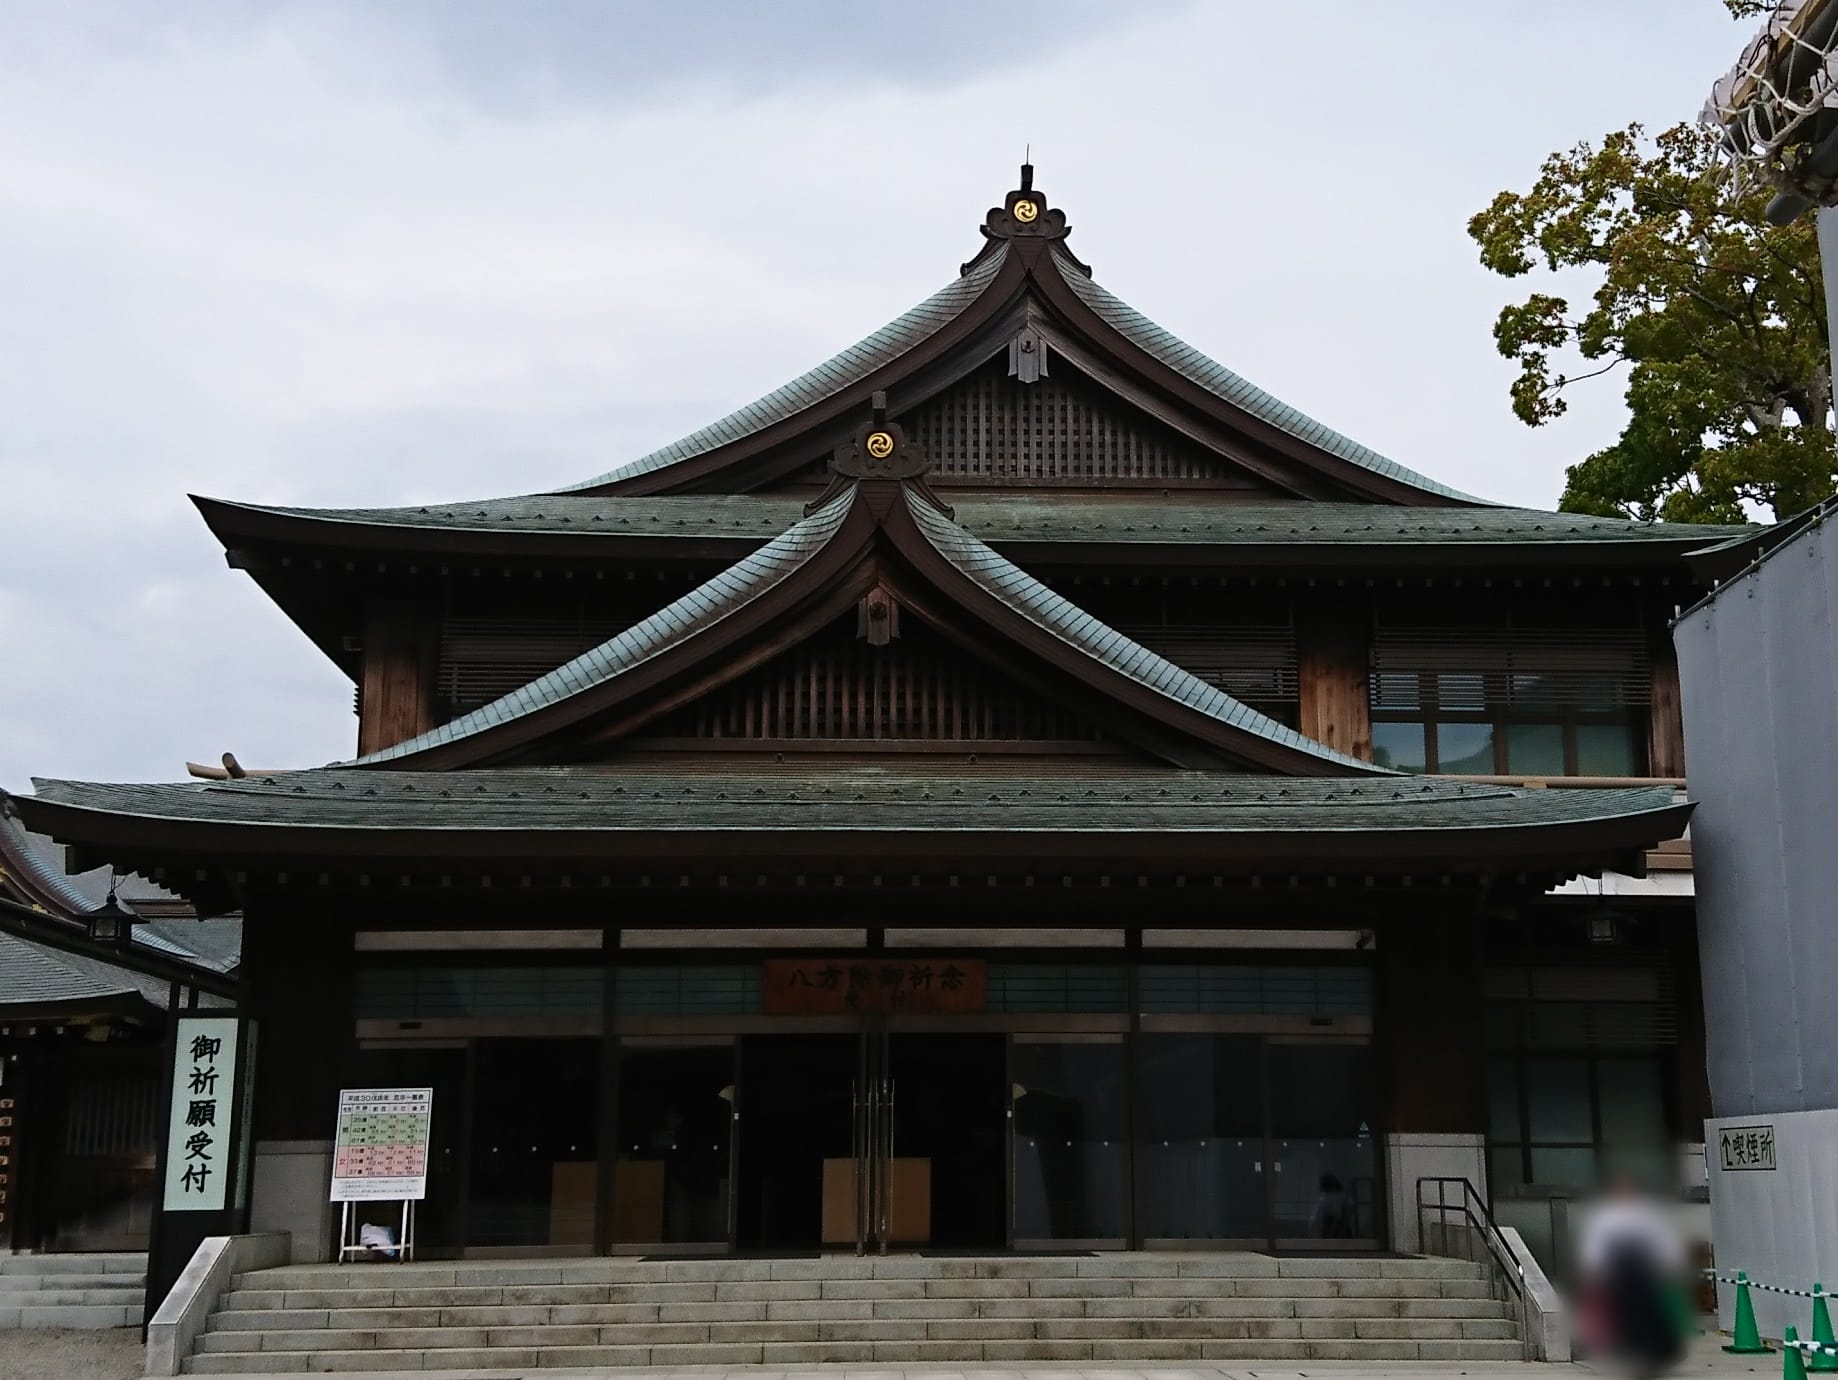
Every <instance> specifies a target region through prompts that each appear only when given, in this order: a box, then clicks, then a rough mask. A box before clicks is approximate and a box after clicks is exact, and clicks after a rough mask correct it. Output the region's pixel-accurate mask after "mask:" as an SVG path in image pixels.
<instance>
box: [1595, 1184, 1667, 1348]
mask: <svg viewBox="0 0 1838 1380" xmlns="http://www.w3.org/2000/svg"><path fill="white" fill-rule="evenodd" d="M1684 1271H1685V1243H1684V1239H1683V1238H1682V1237H1681V1236H1680V1235H1679V1231H1678V1228H1677V1227H1676V1226H1675V1225H1674V1224H1673V1221H1672V1218H1671V1216H1670V1215H1669V1214H1668V1213H1667V1212H1666V1210H1665V1208H1664V1207H1663V1206H1661V1205H1660V1203H1659V1202H1658V1200H1656V1199H1655V1198H1653V1197H1651V1196H1650V1195H1648V1194H1645V1193H1643V1192H1641V1190H1640V1188H1639V1186H1638V1185H1637V1184H1635V1183H1634V1182H1633V1181H1632V1180H1631V1179H1628V1178H1625V1177H1622V1178H1618V1179H1615V1180H1613V1181H1612V1182H1611V1183H1610V1184H1609V1186H1608V1189H1607V1191H1606V1192H1605V1194H1604V1195H1603V1197H1602V1198H1601V1199H1600V1200H1599V1201H1598V1202H1597V1203H1596V1204H1595V1206H1594V1207H1592V1208H1591V1209H1590V1210H1589V1213H1588V1215H1587V1216H1586V1217H1585V1218H1584V1220H1583V1228H1582V1232H1581V1234H1580V1235H1579V1237H1578V1239H1577V1276H1578V1283H1579V1286H1580V1294H1579V1298H1578V1309H1577V1312H1578V1319H1579V1329H1578V1330H1579V1332H1580V1333H1581V1335H1582V1337H1583V1339H1584V1342H1585V1344H1586V1345H1587V1347H1588V1348H1589V1351H1590V1353H1591V1355H1593V1356H1599V1357H1601V1358H1602V1359H1604V1360H1608V1361H1612V1362H1615V1363H1617V1364H1619V1365H1621V1366H1622V1367H1624V1368H1625V1369H1627V1370H1628V1371H1629V1372H1630V1373H1631V1374H1634V1375H1637V1376H1648V1375H1657V1374H1659V1373H1660V1372H1661V1371H1663V1370H1665V1369H1666V1368H1667V1367H1668V1366H1671V1365H1673V1364H1675V1363H1676V1362H1677V1361H1678V1360H1679V1359H1680V1358H1681V1357H1682V1356H1683V1354H1684V1350H1685V1338H1686V1335H1687V1332H1688V1331H1689V1328H1688V1327H1687V1319H1686V1299H1685V1292H1684Z"/></svg>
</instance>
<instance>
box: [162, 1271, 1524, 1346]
mask: <svg viewBox="0 0 1838 1380" xmlns="http://www.w3.org/2000/svg"><path fill="white" fill-rule="evenodd" d="M1514 1319H1515V1314H1514V1312H1513V1311H1512V1310H1511V1309H1509V1307H1508V1306H1507V1304H1505V1303H1504V1302H1503V1301H1501V1300H1500V1299H1498V1298H1496V1297H1495V1296H1494V1293H1493V1291H1492V1288H1491V1286H1490V1284H1489V1281H1488V1279H1487V1277H1486V1276H1485V1274H1484V1273H1483V1271H1482V1269H1481V1267H1479V1266H1476V1265H1470V1264H1467V1263H1465V1262H1462V1261H1448V1260H1429V1259H1393V1258H1378V1257H1365V1258H1341V1259H1296V1258H1282V1259H1278V1258H1275V1257H1271V1256H1267V1255H1256V1254H1249V1253H1236V1252H1234V1253H1220V1252H1211V1253H1205V1254H1200V1253H1193V1254H1172V1253H1169V1254H1164V1253H1159V1252H1158V1253H1152V1254H1135V1253H1116V1254H1099V1255H1089V1256H987V1257H929V1256H891V1257H869V1258H865V1259H862V1258H857V1257H855V1256H836V1257H824V1258H817V1259H781V1260H744V1259H741V1260H719V1261H709V1260H695V1261H666V1260H655V1259H652V1260H620V1259H594V1260H567V1261H555V1260H550V1261H520V1262H461V1263H457V1264H430V1265H422V1264H372V1265H358V1266H332V1265H297V1266H287V1267H283V1268H280V1269H272V1270H261V1271H257V1272H255V1273H252V1274H245V1275H240V1276H238V1277H237V1278H236V1280H235V1281H234V1285H233V1288H232V1290H231V1291H230V1292H228V1293H226V1294H225V1295H224V1298H223V1301H222V1305H221V1307H220V1309H219V1311H218V1312H216V1313H214V1314H212V1316H211V1319H210V1325H209V1329H208V1330H207V1331H206V1332H205V1333H203V1334H202V1335H201V1336H200V1337H199V1338H198V1346H197V1350H196V1353H195V1354H194V1355H192V1356H190V1357H188V1358H187V1359H186V1360H185V1363H184V1368H185V1371H186V1372H187V1373H189V1374H246V1373H255V1372H276V1373H283V1372H290V1371H302V1372H304V1371H327V1370H333V1371H344V1370H358V1369H362V1370H429V1371H433V1370H457V1369H466V1370H500V1369H502V1370H517V1371H527V1370H529V1369H531V1368H535V1367H552V1366H621V1365H633V1366H690V1365H723V1366H740V1365H771V1366H807V1365H812V1364H817V1363H820V1362H829V1361H845V1362H874V1363H879V1362H887V1363H890V1364H892V1363H920V1362H930V1361H939V1362H963V1363H969V1362H1002V1363H1010V1362H1039V1361H1055V1362H1059V1361H1087V1362H1097V1361H1180V1360H1208V1361H1225V1360H1231V1361H1250V1360H1257V1361H1304V1360H1337V1361H1415V1360H1425V1361H1428V1360H1438V1361H1444V1360H1447V1361H1508V1360H1513V1361H1516V1360H1519V1359H1521V1357H1522V1355H1523V1350H1522V1347H1521V1344H1520V1341H1519V1334H1518V1325H1517V1323H1516V1321H1515V1320H1514Z"/></svg>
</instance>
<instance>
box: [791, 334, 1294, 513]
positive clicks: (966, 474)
mask: <svg viewBox="0 0 1838 1380" xmlns="http://www.w3.org/2000/svg"><path fill="white" fill-rule="evenodd" d="M899 421H900V423H901V425H902V426H904V427H905V429H906V434H907V436H908V438H909V439H910V440H911V441H912V442H913V443H914V444H916V445H918V446H920V447H921V448H922V449H923V450H924V452H925V454H926V456H927V458H928V459H929V460H930V461H931V462H932V469H931V472H930V474H929V476H928V477H929V478H930V480H931V481H932V483H933V484H934V485H936V486H938V487H940V488H944V487H950V488H1017V487H1036V488H1058V489H1132V488H1136V489H1141V488H1149V489H1156V490H1161V489H1169V488H1190V489H1216V490H1228V491H1233V492H1236V493H1239V494H1242V495H1244V496H1245V497H1257V498H1271V497H1277V496H1279V495H1278V494H1277V491H1276V490H1274V489H1273V488H1271V487H1270V486H1269V485H1267V484H1266V483H1264V482H1263V481H1262V480H1260V479H1258V478H1257V477H1256V476H1255V475H1253V474H1251V473H1250V471H1248V470H1245V469H1241V468H1240V467H1238V466H1236V465H1234V464H1232V463H1231V462H1230V461H1229V460H1226V459H1223V458H1222V457H1220V456H1219V455H1217V454H1215V453H1214V452H1212V451H1211V450H1209V449H1207V448H1206V447H1204V446H1201V445H1199V444H1198V443H1196V442H1194V441H1192V440H1189V439H1188V438H1187V437H1185V436H1182V435H1180V434H1179V433H1178V432H1176V431H1175V430H1174V429H1173V428H1172V427H1169V426H1166V425H1165V424H1163V423H1161V422H1159V421H1156V420H1155V419H1154V418H1152V417H1150V416H1148V415H1146V414H1145V413H1143V412H1142V411H1141V410H1139V409H1137V408H1135V407H1132V406H1131V405H1129V404H1128V403H1126V402H1123V401H1122V400H1121V399H1119V398H1117V397H1116V396H1114V395H1113V394H1111V393H1110V392H1109V391H1108V390H1106V389H1105V388H1103V387H1102V386H1101V385H1099V384H1097V383H1094V382H1093V381H1091V380H1090V379H1088V378H1086V377H1085V376H1084V375H1083V374H1081V373H1079V372H1078V371H1077V370H1076V369H1074V368H1073V367H1072V366H1071V365H1070V364H1068V363H1066V362H1064V361H1060V360H1055V361H1054V362H1053V365H1052V371H1051V372H1050V373H1049V374H1046V375H1043V376H1041V377H1040V378H1038V379H1036V380H1035V381H1034V382H1032V383H1024V382H1022V381H1021V380H1020V379H1019V378H1016V377H1013V376H1011V375H1010V374H1009V372H1008V363H1007V360H1006V358H1005V357H1004V356H998V357H996V358H995V359H993V360H991V361H990V362H989V363H987V364H985V365H983V366H982V367H981V368H979V369H977V370H976V371H975V372H974V373H972V374H970V375H969V376H968V377H966V378H964V379H962V380H960V381H959V382H957V383H955V384H953V385H951V386H950V387H949V388H946V389H944V390H943V391H942V392H940V393H938V394H936V395H934V396H933V397H931V398H928V399H926V400H925V401H924V402H922V403H920V404H919V405H918V406H916V407H913V408H911V409H910V410H908V411H906V412H904V413H901V414H900V416H899ZM827 474H828V468H827V461H826V460H819V461H815V462H813V463H812V464H810V465H808V466H804V467H802V468H800V469H799V470H798V471H797V472H795V473H794V474H792V475H790V476H788V477H787V478H786V479H784V480H782V481H780V482H779V483H777V484H775V485H772V486H770V487H771V488H778V489H782V488H790V487H805V486H809V485H819V484H821V483H822V482H823V481H824V480H825V478H826V477H827Z"/></svg>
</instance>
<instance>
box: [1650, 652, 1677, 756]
mask: <svg viewBox="0 0 1838 1380" xmlns="http://www.w3.org/2000/svg"><path fill="white" fill-rule="evenodd" d="M1650 655H1651V658H1652V662H1653V703H1652V706H1651V707H1650V708H1649V709H1648V711H1647V774H1648V775H1649V776H1683V775H1684V774H1685V721H1684V717H1683V713H1682V709H1681V705H1680V699H1679V688H1678V649H1677V648H1676V647H1674V646H1673V645H1672V638H1671V635H1670V634H1669V633H1667V632H1666V631H1664V630H1663V629H1662V630H1661V631H1659V632H1657V633H1655V634H1654V636H1653V641H1652V645H1651V650H1650Z"/></svg>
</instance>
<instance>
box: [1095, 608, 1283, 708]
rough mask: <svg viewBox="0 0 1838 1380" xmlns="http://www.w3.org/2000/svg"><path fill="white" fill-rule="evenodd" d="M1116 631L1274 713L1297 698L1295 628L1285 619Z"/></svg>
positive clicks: (1132, 627)
mask: <svg viewBox="0 0 1838 1380" xmlns="http://www.w3.org/2000/svg"><path fill="white" fill-rule="evenodd" d="M1117 630H1118V631H1119V632H1121V633H1123V634H1124V635H1125V636H1127V637H1130V638H1133V639H1134V640H1135V641H1137V642H1140V643H1141V644H1142V645H1143V646H1145V647H1147V648H1148V649H1149V650H1150V651H1152V652H1155V653H1157V654H1158V655H1160V656H1164V657H1166V658H1167V659H1168V660H1169V661H1172V662H1173V663H1174V664H1175V665H1176V666H1179V667H1180V668H1181V669H1182V670H1183V671H1187V672H1189V673H1190V674H1192V675H1195V676H1197V677H1199V678H1200V679H1201V680H1203V681H1205V682H1206V683H1207V684H1208V685H1216V686H1218V687H1219V689H1221V690H1223V691H1225V693H1226V694H1228V695H1230V696H1232V698H1234V699H1239V700H1243V701H1244V702H1245V703H1246V704H1249V705H1251V706H1253V707H1254V708H1257V709H1261V710H1262V711H1264V712H1265V713H1266V714H1271V715H1274V716H1276V717H1277V718H1284V717H1286V716H1287V715H1288V714H1289V713H1290V712H1291V711H1293V710H1294V708H1295V706H1296V704H1297V702H1298V701H1299V700H1300V698H1301V691H1300V689H1299V686H1298V683H1297V678H1296V635H1295V629H1294V628H1293V627H1290V626H1288V625H1287V624H1269V625H1242V626H1232V625H1223V624H1199V623H1180V624H1168V623H1160V624H1150V625H1147V626H1139V625H1135V624H1129V623H1125V624H1120V625H1118V628H1117Z"/></svg>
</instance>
